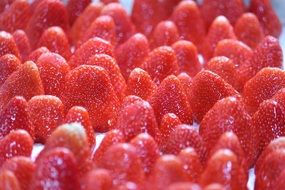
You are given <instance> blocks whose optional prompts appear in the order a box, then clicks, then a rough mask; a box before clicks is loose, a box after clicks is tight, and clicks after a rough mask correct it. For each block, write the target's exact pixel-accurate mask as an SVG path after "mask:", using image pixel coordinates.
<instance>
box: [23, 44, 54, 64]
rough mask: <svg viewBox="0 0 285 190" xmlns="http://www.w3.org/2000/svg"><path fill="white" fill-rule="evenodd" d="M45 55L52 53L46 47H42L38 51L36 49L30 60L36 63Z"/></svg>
mask: <svg viewBox="0 0 285 190" xmlns="http://www.w3.org/2000/svg"><path fill="white" fill-rule="evenodd" d="M45 53H50V51H49V50H48V49H47V48H46V47H40V48H38V49H35V50H34V51H33V52H31V53H30V55H29V57H28V60H31V61H33V62H35V63H36V62H37V60H38V58H39V57H40V56H41V55H42V54H45Z"/></svg>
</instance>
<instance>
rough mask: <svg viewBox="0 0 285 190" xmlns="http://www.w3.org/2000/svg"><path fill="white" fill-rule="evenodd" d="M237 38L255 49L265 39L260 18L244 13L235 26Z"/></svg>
mask: <svg viewBox="0 0 285 190" xmlns="http://www.w3.org/2000/svg"><path fill="white" fill-rule="evenodd" d="M234 30H235V34H236V36H237V38H238V39H239V40H240V41H242V42H243V43H245V44H246V45H248V46H249V47H251V48H253V49H254V48H255V47H256V46H257V45H258V44H259V43H260V42H261V41H262V39H263V38H264V33H263V30H262V28H261V24H260V22H259V21H258V18H257V17H256V16H255V14H253V13H244V14H242V15H241V16H240V17H239V19H238V20H237V22H236V24H235V26H234Z"/></svg>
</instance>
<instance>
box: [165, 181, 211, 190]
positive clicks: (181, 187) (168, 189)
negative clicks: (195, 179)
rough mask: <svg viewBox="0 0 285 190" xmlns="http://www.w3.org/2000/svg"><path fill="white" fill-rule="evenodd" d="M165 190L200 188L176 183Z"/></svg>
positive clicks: (189, 184)
mask: <svg viewBox="0 0 285 190" xmlns="http://www.w3.org/2000/svg"><path fill="white" fill-rule="evenodd" d="M166 190H201V187H200V186H199V185H198V184H196V183H190V182H180V183H179V182H178V183H173V184H171V185H170V186H169V187H168V188H167V189H166ZM212 190H213V189H212Z"/></svg>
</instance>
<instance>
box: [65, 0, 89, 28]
mask: <svg viewBox="0 0 285 190" xmlns="http://www.w3.org/2000/svg"><path fill="white" fill-rule="evenodd" d="M90 3H91V0H81V1H77V0H69V1H68V3H67V5H66V9H67V12H68V16H69V23H70V25H72V24H73V23H74V21H75V20H76V19H77V17H78V16H79V15H80V14H81V13H82V12H83V11H84V9H85V8H86V7H87V6H88V5H89V4H90Z"/></svg>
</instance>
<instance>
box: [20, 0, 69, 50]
mask: <svg viewBox="0 0 285 190" xmlns="http://www.w3.org/2000/svg"><path fill="white" fill-rule="evenodd" d="M51 26H59V27H61V28H62V29H63V30H64V31H65V32H67V31H68V30H69V25H68V14H67V11H66V8H65V6H64V4H63V3H62V2H61V1H59V0H45V1H42V2H40V3H39V4H38V6H37V7H36V8H35V10H34V13H33V15H32V17H31V19H30V20H29V22H28V24H27V28H26V33H27V35H28V37H29V39H30V42H31V46H32V47H36V46H37V43H38V41H39V39H40V37H41V35H42V33H43V32H44V31H45V30H46V29H47V28H49V27H51Z"/></svg>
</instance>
